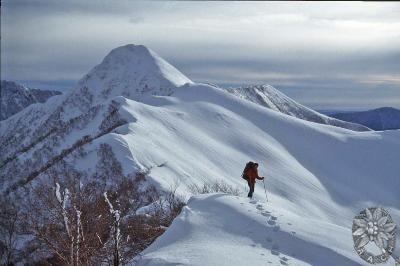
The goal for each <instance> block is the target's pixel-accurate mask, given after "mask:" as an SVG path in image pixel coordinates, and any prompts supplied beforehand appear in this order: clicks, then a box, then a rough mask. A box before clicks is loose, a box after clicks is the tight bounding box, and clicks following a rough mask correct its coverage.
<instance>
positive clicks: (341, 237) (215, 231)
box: [134, 194, 362, 266]
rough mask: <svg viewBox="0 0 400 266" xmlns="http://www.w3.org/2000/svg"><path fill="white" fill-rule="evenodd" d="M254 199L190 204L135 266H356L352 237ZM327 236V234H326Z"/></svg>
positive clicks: (221, 197) (211, 198)
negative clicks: (350, 239) (350, 238)
mask: <svg viewBox="0 0 400 266" xmlns="http://www.w3.org/2000/svg"><path fill="white" fill-rule="evenodd" d="M280 207H282V206H279V207H278V206H272V205H271V204H266V203H265V202H260V201H256V200H251V201H249V200H248V199H246V198H242V197H235V196H229V195H226V194H210V195H202V196H196V197H193V198H191V199H190V200H189V202H188V205H187V206H186V207H184V209H183V210H182V212H181V214H180V215H179V216H178V217H177V218H176V219H175V220H174V222H173V223H172V225H171V226H170V227H169V228H168V230H167V231H166V232H165V233H164V235H162V236H161V237H159V238H158V239H157V240H156V241H155V243H153V244H152V245H151V246H150V247H149V248H147V249H146V250H145V251H144V252H143V253H142V254H141V256H140V257H137V258H135V260H134V261H135V262H136V263H137V265H149V266H150V265H220V266H223V265H227V266H229V265H324V266H337V265H341V266H346V265H360V264H361V262H362V261H361V260H360V258H358V256H357V254H356V253H352V252H351V250H352V248H353V247H352V241H348V240H349V235H350V234H351V232H350V231H349V229H348V228H347V227H342V226H337V225H335V224H330V223H327V222H325V221H319V220H316V219H313V218H305V217H304V216H301V215H299V216H298V215H294V214H292V213H290V212H286V211H285V209H284V208H280ZM327 232H329V233H327Z"/></svg>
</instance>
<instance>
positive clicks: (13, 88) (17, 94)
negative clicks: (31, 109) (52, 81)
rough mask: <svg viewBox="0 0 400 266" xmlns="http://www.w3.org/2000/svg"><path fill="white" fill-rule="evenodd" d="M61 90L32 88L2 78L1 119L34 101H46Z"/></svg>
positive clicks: (0, 93) (0, 94)
mask: <svg viewBox="0 0 400 266" xmlns="http://www.w3.org/2000/svg"><path fill="white" fill-rule="evenodd" d="M59 94H61V92H59V91H52V90H38V89H30V88H27V87H25V86H23V85H21V84H18V83H16V82H13V81H7V80H2V81H1V87H0V96H1V97H0V98H1V105H0V120H5V119H7V118H8V117H10V116H12V115H14V114H16V113H18V112H19V111H21V110H22V109H24V108H26V107H27V106H29V105H31V104H34V103H44V102H45V101H47V99H48V98H50V97H52V96H55V95H59Z"/></svg>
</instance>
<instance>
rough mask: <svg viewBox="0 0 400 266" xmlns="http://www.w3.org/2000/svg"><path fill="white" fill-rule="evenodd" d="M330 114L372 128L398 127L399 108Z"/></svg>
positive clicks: (399, 119) (388, 128) (399, 121)
mask: <svg viewBox="0 0 400 266" xmlns="http://www.w3.org/2000/svg"><path fill="white" fill-rule="evenodd" d="M330 116H331V117H334V118H337V119H341V120H344V121H348V122H352V123H358V124H361V125H365V126H367V127H369V128H372V129H374V130H390V129H400V110H399V109H396V108H392V107H382V108H378V109H374V110H369V111H360V112H345V113H334V114H331V115H330Z"/></svg>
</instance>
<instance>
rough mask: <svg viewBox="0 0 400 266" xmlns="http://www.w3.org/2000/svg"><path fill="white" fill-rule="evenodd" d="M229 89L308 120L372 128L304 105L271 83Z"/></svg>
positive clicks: (249, 99)
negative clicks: (321, 112)
mask: <svg viewBox="0 0 400 266" xmlns="http://www.w3.org/2000/svg"><path fill="white" fill-rule="evenodd" d="M227 91H228V92H230V93H232V94H233V95H236V96H238V97H240V98H242V99H246V100H248V101H251V102H254V103H257V104H260V105H262V106H265V107H267V108H270V109H272V110H275V111H278V112H281V113H284V114H287V115H291V116H294V117H297V118H300V119H304V120H307V121H311V122H316V123H319V124H325V125H332V126H337V127H342V128H347V129H351V130H355V131H369V130H371V129H369V128H368V127H366V126H363V125H360V124H356V123H349V122H353V121H349V122H345V121H341V120H339V119H335V118H331V117H328V116H326V115H323V114H320V113H318V112H316V111H314V110H312V109H310V108H308V107H306V106H304V105H301V104H299V103H297V102H295V101H294V100H292V99H291V98H289V97H288V96H286V95H284V94H283V93H281V92H280V91H278V90H277V89H275V88H274V87H272V86H270V85H258V86H257V85H255V86H250V87H241V88H235V89H228V90H227ZM346 121H347V120H346Z"/></svg>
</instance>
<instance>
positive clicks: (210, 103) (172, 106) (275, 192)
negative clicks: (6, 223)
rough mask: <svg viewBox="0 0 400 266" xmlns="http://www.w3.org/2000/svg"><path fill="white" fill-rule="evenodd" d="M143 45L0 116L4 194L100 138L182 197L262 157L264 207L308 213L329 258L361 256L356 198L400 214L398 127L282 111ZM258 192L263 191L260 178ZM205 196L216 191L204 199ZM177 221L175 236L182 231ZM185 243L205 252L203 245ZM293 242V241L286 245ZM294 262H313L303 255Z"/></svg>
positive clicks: (131, 166) (305, 217)
mask: <svg viewBox="0 0 400 266" xmlns="http://www.w3.org/2000/svg"><path fill="white" fill-rule="evenodd" d="M142 49H143V47H141V46H132V45H129V46H124V47H120V48H116V49H114V50H113V51H112V52H111V53H110V54H109V55H108V56H107V57H106V58H108V59H107V60H106V59H105V60H103V62H102V63H101V64H100V65H98V66H97V67H95V68H94V69H93V70H92V71H91V72H89V74H88V75H86V76H85V77H84V78H83V79H82V80H81V81H80V82H79V83H78V84H77V85H76V87H75V88H74V89H73V90H72V91H71V92H69V93H68V94H66V95H62V96H60V97H53V98H50V99H49V100H48V101H47V102H46V103H45V104H42V105H34V106H30V107H28V108H26V109H25V110H23V111H22V112H20V113H18V114H16V115H14V116H13V117H10V118H9V119H7V120H6V121H1V122H0V126H1V127H0V144H1V146H2V153H1V158H0V159H1V161H2V162H1V164H0V167H1V176H0V177H1V179H0V180H1V188H2V191H3V193H8V194H13V195H16V196H21V197H23V195H24V193H29V189H30V187H34V185H35V184H37V183H38V182H39V181H43V182H46V181H48V182H53V180H48V177H47V175H46V171H48V170H52V171H57V172H59V173H60V174H62V171H63V168H62V167H61V165H60V163H61V162H62V161H65V162H67V163H68V165H69V166H71V167H74V168H76V169H79V170H82V171H87V172H88V173H94V172H96V171H97V170H98V169H97V168H96V163H97V162H98V161H99V160H100V156H99V147H100V146H101V145H102V144H107V145H109V146H110V147H111V148H112V151H113V153H114V154H115V158H116V159H117V160H118V161H119V162H120V163H121V165H122V168H123V172H124V173H126V174H128V173H132V172H137V171H144V170H145V171H147V172H148V173H149V182H150V183H152V184H155V185H156V186H157V187H158V188H160V189H163V190H168V189H170V187H171V185H172V184H174V183H178V184H179V187H178V190H177V191H178V193H180V194H182V195H184V196H186V197H189V196H191V195H190V192H189V190H188V186H190V185H191V184H193V183H196V184H201V183H202V182H214V181H215V180H220V179H222V180H224V182H226V183H228V184H230V185H233V186H237V187H239V188H243V189H244V188H245V187H246V184H244V182H243V180H242V179H241V178H240V174H241V172H242V170H243V167H244V164H245V163H246V162H247V161H249V160H253V161H257V162H259V163H260V170H259V171H260V174H261V175H263V176H266V177H267V179H266V185H267V189H268V193H269V197H270V204H271V208H274V209H275V210H276V211H278V210H279V212H282V213H281V214H283V212H285V213H286V215H288V216H292V217H296V219H295V220H293V223H298V224H304V223H307V222H308V221H310V220H312V221H313V222H314V223H313V226H312V227H305V228H304V231H303V232H302V235H310V236H313V235H315V232H318V237H315V238H310V239H308V240H307V241H308V242H310V243H312V245H314V246H317V247H319V248H321V249H328V251H326V252H329V254H332V257H331V259H332V262H337V265H338V264H340V262H342V261H344V260H346V261H348V260H350V263H349V265H359V264H361V263H362V261H361V259H357V257H356V256H354V255H355V253H354V250H353V249H351V231H350V228H351V225H352V219H353V217H354V215H356V214H357V213H358V212H359V211H360V210H361V209H363V208H365V207H370V206H375V205H380V206H384V207H386V208H388V209H389V210H390V212H391V214H392V216H393V217H394V219H395V220H396V221H399V220H400V209H399V206H400V195H399V187H400V180H399V177H398V173H399V172H400V165H399V164H398V163H397V162H398V158H400V131H388V132H373V131H367V132H355V131H351V130H347V129H343V128H338V127H334V126H329V125H322V124H316V123H313V122H308V121H305V120H302V119H298V118H295V117H292V116H288V115H285V114H282V113H280V112H276V111H274V110H271V109H269V108H265V107H263V106H261V105H259V104H256V103H253V102H250V101H248V100H244V99H241V98H240V97H237V96H235V95H232V94H231V93H229V92H226V91H225V90H223V89H221V88H218V87H216V86H210V85H204V84H197V83H194V82H191V81H190V80H189V79H187V78H185V77H184V76H183V74H182V73H180V72H179V71H178V70H176V69H175V68H173V67H172V66H171V67H170V65H166V64H164V63H160V62H165V61H161V60H158V58H159V56H157V55H156V54H155V53H154V52H149V53H147V52H146V51H144V52H143V53H142ZM145 50H148V49H147V48H146V49H145ZM148 51H150V50H148ZM114 57H115V58H114ZM137 58H139V59H140V60H139V59H137ZM125 59H126V60H125ZM157 60H158V61H157ZM114 62H115V63H114ZM154 62H158V63H154ZM114 64H115V65H114ZM142 64H143V68H142V67H141V65H142ZM145 66H147V67H145ZM161 66H163V67H161ZM132 70H135V71H132ZM146 85H147V86H146ZM145 88H146V89H145ZM148 88H150V90H148ZM107 178H108V179H109V180H108V181H110V183H111V184H112V183H115V182H118V181H119V180H118V179H116V178H115V177H114V176H112V175H109V176H107ZM255 196H256V197H257V198H259V199H261V198H263V197H264V189H263V188H262V187H261V186H260V184H257V187H256V191H255ZM205 200H207V199H206V198H205ZM209 203H211V204H213V203H215V202H214V201H205V203H204V204H207V205H208V204H209ZM199 204H200V203H199ZM224 204H228V205H229V204H231V203H229V202H225V203H224ZM232 204H234V205H235V206H236V207H234V208H235V209H236V210H237V204H236V203H232ZM244 204H245V203H244ZM200 205H201V204H200ZM239 205H240V203H239ZM247 206H248V205H247V204H246V207H247ZM192 207H193V208H196V206H192ZM189 208H191V203H190V202H189ZM200 208H201V206H200ZM263 208H267V207H265V206H264V207H263ZM210 211H211V210H210ZM269 211H271V212H272V210H269ZM235 212H236V211H234V212H233V213H235ZM245 212H247V209H246V211H245ZM186 214H187V211H185V212H184V213H182V216H183V217H185V215H186ZM226 214H227V216H224V215H221V217H219V219H220V220H218V221H219V222H221V223H222V222H223V223H222V224H224V223H226V224H227V227H230V226H231V225H232V224H230V221H231V220H230V219H229V217H230V216H229V215H230V213H226ZM182 216H181V217H182ZM260 218H261V217H258V218H254V219H256V220H257V221H260V220H259V219H260ZM179 219H181V218H179ZM243 219H249V220H248V221H249V222H250V221H251V220H252V219H253V218H252V216H248V217H243ZM178 221H179V220H178ZM265 222H267V220H265ZM257 223H258V222H257ZM291 223H292V222H291ZM327 225H329V226H327ZM189 226H193V225H192V224H189ZM215 226H216V227H217V228H220V227H221V226H220V225H219V224H216V225H215ZM232 226H234V225H232ZM246 226H247V227H248V228H249V229H251V228H252V226H253V225H252V224H251V223H249V224H246ZM332 227H333V228H336V227H340V228H341V229H340V232H341V236H343V237H340V238H338V239H337V241H338V242H337V245H336V244H335V245H336V246H341V247H342V248H341V251H340V252H339V251H338V252H336V251H335V250H336V248H334V247H331V246H330V243H328V242H327V241H326V240H324V239H332V231H331V230H330V228H332ZM193 228H194V227H193ZM257 228H258V226H257ZM171 229H173V227H171ZM194 229H195V228H194ZM174 230H176V229H174ZM257 230H258V229H257ZM184 232H185V231H182V234H178V235H177V239H176V241H175V242H174V243H180V242H181V241H184V240H185V237H186V236H187V235H185V234H184ZM230 233H231V234H232V235H234V234H235V232H231V231H227V232H226V234H225V236H226V239H224V238H221V241H222V242H221V244H226V243H227V242H228V241H229V239H232V238H234V237H233V236H232V238H230V237H229V234H230ZM347 233H348V235H346V234H347ZM260 234H261V233H260ZM333 235H335V234H334V233H333ZM345 235H346V236H345ZM266 237H267V236H266ZM349 241H350V244H349V243H348V242H349ZM169 244H173V243H171V242H170V243H169ZM192 244H193V248H194V249H197V248H202V249H204V252H207V249H208V248H212V247H208V246H203V245H197V246H196V245H195V244H196V243H192ZM156 249H157V246H155V247H154V248H153V249H151V250H153V252H154V250H156ZM263 249H265V252H266V253H264V254H265V255H266V258H265V259H266V261H268V259H270V260H272V259H273V258H275V255H274V254H272V253H271V252H272V251H271V250H269V249H268V247H267V246H264V247H263ZM301 250H302V249H301V245H299V246H297V248H296V247H294V248H293V249H292V250H291V251H293V252H295V253H296V254H300V253H302V251H301ZM160 251H162V250H161V249H160ZM268 251H269V253H268ZM333 251H334V252H333ZM336 253H338V254H339V255H337V257H335V254H336ZM251 254H252V253H247V252H243V253H242V254H237V256H241V257H238V258H237V259H238V261H239V260H244V259H245V258H246V257H249V256H250V255H251ZM304 254H308V253H304ZM309 255H310V256H312V255H313V254H309ZM177 256H180V257H179V258H177V259H176V260H175V259H173V260H174V261H184V262H182V263H184V264H191V257H190V256H187V255H185V254H183V253H179V254H177ZM288 256H290V254H288ZM304 256H305V255H304ZM343 256H345V257H346V259H344V258H343ZM222 258H223V257H222ZM293 261H294V260H293ZM298 261H302V263H303V264H307V263H310V261H311V262H312V260H311V258H310V257H308V255H307V256H306V257H299V258H298ZM194 262H195V260H193V263H192V264H195V263H194ZM147 263H148V264H149V265H153V264H157V259H156V258H155V259H154V260H152V258H151V257H149V258H148V260H147ZM171 263H173V262H171ZM221 264H223V263H222V262H221ZM289 264H290V263H289ZM299 264H300V262H299ZM294 265H296V264H294Z"/></svg>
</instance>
